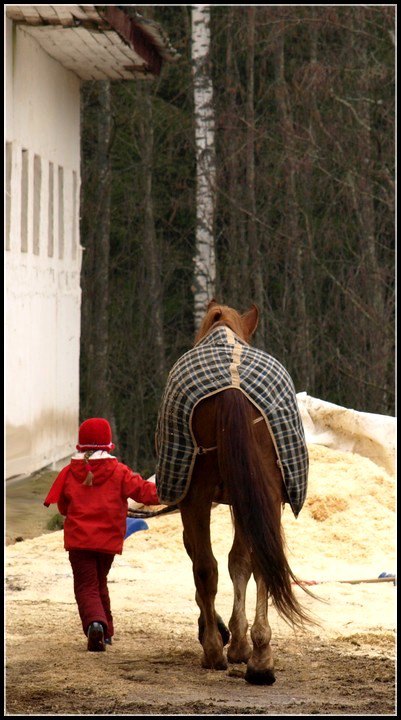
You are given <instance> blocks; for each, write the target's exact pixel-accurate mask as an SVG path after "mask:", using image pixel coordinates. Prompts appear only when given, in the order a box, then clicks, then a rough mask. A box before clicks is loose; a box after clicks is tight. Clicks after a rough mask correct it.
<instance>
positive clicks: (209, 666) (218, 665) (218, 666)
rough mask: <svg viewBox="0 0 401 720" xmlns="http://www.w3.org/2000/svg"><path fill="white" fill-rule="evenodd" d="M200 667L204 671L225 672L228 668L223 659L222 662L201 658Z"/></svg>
mask: <svg viewBox="0 0 401 720" xmlns="http://www.w3.org/2000/svg"><path fill="white" fill-rule="evenodd" d="M201 665H202V667H203V668H205V670H227V668H228V665H227V662H226V660H225V659H224V658H223V659H222V660H214V661H210V660H207V659H206V658H205V656H203V658H202V662H201Z"/></svg>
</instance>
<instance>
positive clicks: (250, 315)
mask: <svg viewBox="0 0 401 720" xmlns="http://www.w3.org/2000/svg"><path fill="white" fill-rule="evenodd" d="M241 322H242V329H243V331H244V333H245V337H246V338H250V337H251V335H253V333H254V332H255V330H256V328H257V327H258V322H259V308H258V307H257V305H255V304H253V305H252V306H251V308H250V310H248V311H247V312H246V313H244V314H243V315H241Z"/></svg>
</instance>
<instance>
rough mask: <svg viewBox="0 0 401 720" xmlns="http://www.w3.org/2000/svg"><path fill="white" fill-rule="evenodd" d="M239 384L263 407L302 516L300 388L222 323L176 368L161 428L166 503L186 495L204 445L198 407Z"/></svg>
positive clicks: (304, 455) (160, 472) (304, 475)
mask: <svg viewBox="0 0 401 720" xmlns="http://www.w3.org/2000/svg"><path fill="white" fill-rule="evenodd" d="M230 387H236V388H239V389H240V390H241V391H242V392H243V393H244V394H245V395H246V396H247V397H248V399H250V400H251V401H252V402H253V404H254V405H256V406H257V407H258V409H259V410H260V412H261V414H262V416H263V418H264V420H265V422H266V424H267V427H268V428H269V431H270V432H271V434H272V437H273V441H274V444H275V447H276V451H277V455H278V459H279V465H280V468H281V472H282V475H283V481H284V484H285V487H286V489H287V493H288V500H289V503H290V505H291V508H292V510H293V512H294V515H295V516H297V515H298V514H299V512H300V510H301V508H302V505H303V503H304V500H305V496H306V489H307V480H308V467H309V458H308V451H307V448H306V442H305V435H304V430H303V425H302V421H301V417H300V414H299V409H298V404H297V399H296V393H295V388H294V385H293V382H292V379H291V377H290V375H289V374H288V372H287V371H286V369H285V368H284V367H283V366H282V365H281V363H279V362H278V360H276V359H275V358H273V357H272V356H271V355H268V354H267V353H265V352H263V351H262V350H258V349H256V348H253V347H251V346H250V345H248V344H247V343H246V342H244V341H243V340H241V338H239V337H238V336H237V335H236V334H235V333H234V332H232V330H230V329H229V328H227V327H225V326H218V327H217V328H215V329H214V330H213V329H212V331H210V332H209V333H208V334H207V335H206V336H205V337H204V338H203V339H202V340H201V341H200V342H199V343H197V345H196V346H195V347H194V348H192V349H191V350H189V351H188V352H187V353H185V354H184V355H182V356H181V357H180V358H179V359H178V361H177V362H176V363H175V365H174V366H173V368H172V369H171V371H170V374H169V376H168V379H167V384H166V387H165V390H164V394H163V397H162V402H161V405H160V410H159V415H158V420H157V428H156V449H157V454H158V457H157V465H156V487H157V492H158V495H159V498H160V501H161V502H162V503H164V504H166V505H169V504H172V503H177V502H179V501H180V500H182V499H183V497H184V496H185V494H186V492H187V490H188V487H189V483H190V481H191V475H192V470H193V467H194V463H195V460H196V456H197V454H198V450H199V448H198V447H197V446H196V442H195V438H194V436H193V434H192V431H191V416H192V411H193V409H194V407H195V405H196V404H197V403H198V402H199V401H200V400H203V399H204V398H205V397H207V396H209V395H211V394H214V393H216V392H218V391H220V390H224V389H226V388H230Z"/></svg>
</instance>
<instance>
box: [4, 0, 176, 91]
mask: <svg viewBox="0 0 401 720" xmlns="http://www.w3.org/2000/svg"><path fill="white" fill-rule="evenodd" d="M5 9H6V15H7V17H8V18H10V19H11V20H13V21H14V22H15V23H18V24H19V25H21V26H23V27H24V30H25V32H27V33H28V34H29V35H31V36H32V37H34V38H35V40H36V41H37V42H38V43H39V45H40V46H41V47H42V48H43V50H44V51H45V52H47V53H48V55H50V56H51V57H53V58H54V59H55V60H58V62H60V63H61V64H62V65H63V66H64V67H66V68H68V69H69V70H72V72H74V73H75V74H76V75H78V77H80V78H81V79H82V80H106V79H109V80H134V79H137V78H150V79H152V78H153V77H155V76H157V75H159V74H160V71H161V68H162V65H163V62H175V61H176V60H177V59H178V58H179V57H180V55H179V53H178V52H177V51H176V50H175V49H174V48H173V46H172V45H171V43H170V40H169V38H168V36H167V34H166V33H165V31H164V30H163V28H162V27H161V26H160V25H159V24H158V23H156V22H154V21H152V20H147V19H146V18H144V17H143V16H141V15H140V14H139V13H137V12H135V10H133V9H132V6H130V10H129V12H128V11H127V10H126V9H125V6H117V5H6V6H5Z"/></svg>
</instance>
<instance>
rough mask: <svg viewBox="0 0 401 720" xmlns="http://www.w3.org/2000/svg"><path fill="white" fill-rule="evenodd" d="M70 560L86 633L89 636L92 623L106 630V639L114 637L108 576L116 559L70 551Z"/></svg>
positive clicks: (107, 555) (84, 551)
mask: <svg viewBox="0 0 401 720" xmlns="http://www.w3.org/2000/svg"><path fill="white" fill-rule="evenodd" d="M69 558H70V563H71V567H72V572H73V575H74V593H75V599H76V601H77V605H78V610H79V615H80V618H81V621H82V627H83V631H84V633H85V635H86V633H87V630H88V626H89V625H90V624H91V623H92V622H95V621H97V622H100V623H102V625H103V627H104V631H105V632H104V637H105V638H109V637H112V635H113V634H114V628H113V617H112V614H111V608H110V597H109V590H108V587H107V575H108V573H109V570H110V568H111V566H112V563H113V560H114V555H110V553H103V552H96V551H94V550H70V551H69Z"/></svg>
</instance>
